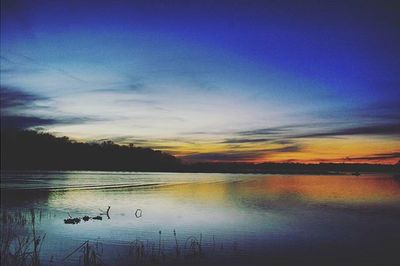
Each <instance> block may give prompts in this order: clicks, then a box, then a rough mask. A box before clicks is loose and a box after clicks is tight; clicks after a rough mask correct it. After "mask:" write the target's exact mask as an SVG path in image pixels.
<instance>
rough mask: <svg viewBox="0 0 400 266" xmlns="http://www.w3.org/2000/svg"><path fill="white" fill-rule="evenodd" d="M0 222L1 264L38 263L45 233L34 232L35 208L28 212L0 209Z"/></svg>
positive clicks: (34, 265)
mask: <svg viewBox="0 0 400 266" xmlns="http://www.w3.org/2000/svg"><path fill="white" fill-rule="evenodd" d="M40 216H41V215H39V217H40ZM1 222H2V223H1V244H0V249H1V251H0V252H1V265H32V266H37V265H40V264H41V263H40V251H41V248H42V244H43V241H44V239H45V237H46V235H45V234H44V235H43V236H41V235H38V234H37V232H36V212H35V210H33V209H32V210H31V211H30V214H26V213H22V212H17V213H14V212H12V213H10V212H7V211H2V212H1ZM29 227H30V228H29Z"/></svg>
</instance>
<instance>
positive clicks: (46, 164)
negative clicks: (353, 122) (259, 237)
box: [1, 129, 400, 174]
mask: <svg viewBox="0 0 400 266" xmlns="http://www.w3.org/2000/svg"><path fill="white" fill-rule="evenodd" d="M1 170H100V171H107V170H108V171H165V172H205V173H211V172H214V173H287V174H290V173H293V174H299V173H308V174H310V173H313V174H327V173H337V172H353V173H354V172H394V173H396V172H397V173H399V172H400V164H399V163H397V164H396V165H383V164H358V163H319V164H300V163H258V164H255V163H234V162H232V163H206V162H205V163H192V164H183V163H182V162H181V161H180V160H179V159H178V158H176V157H174V156H172V155H170V154H167V153H164V152H160V151H155V150H153V149H150V148H140V147H134V146H133V145H130V146H125V145H117V144H114V143H113V142H111V141H105V142H102V143H82V142H76V141H72V140H70V139H68V138H67V137H55V136H53V135H51V134H48V133H39V132H36V131H31V130H22V131H20V130H10V129H7V130H5V129H2V130H1Z"/></svg>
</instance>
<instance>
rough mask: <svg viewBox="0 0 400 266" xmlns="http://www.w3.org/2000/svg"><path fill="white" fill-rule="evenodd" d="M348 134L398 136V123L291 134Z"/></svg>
mask: <svg viewBox="0 0 400 266" xmlns="http://www.w3.org/2000/svg"><path fill="white" fill-rule="evenodd" d="M350 135H383V136H386V135H396V136H400V123H395V124H375V125H367V126H360V127H349V128H343V129H337V130H332V131H327V132H319V133H310V134H304V135H297V136H293V137H294V138H317V137H336V136H350Z"/></svg>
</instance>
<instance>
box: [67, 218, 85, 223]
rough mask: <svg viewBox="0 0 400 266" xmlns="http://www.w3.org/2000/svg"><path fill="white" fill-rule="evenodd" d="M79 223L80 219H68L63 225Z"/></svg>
mask: <svg viewBox="0 0 400 266" xmlns="http://www.w3.org/2000/svg"><path fill="white" fill-rule="evenodd" d="M80 222H81V219H80V218H68V219H64V223H65V224H78V223H80Z"/></svg>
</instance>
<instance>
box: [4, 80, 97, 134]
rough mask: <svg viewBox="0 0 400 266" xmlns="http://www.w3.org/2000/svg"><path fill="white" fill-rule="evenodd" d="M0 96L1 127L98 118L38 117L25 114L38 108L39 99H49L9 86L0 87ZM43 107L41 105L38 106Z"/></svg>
mask: <svg viewBox="0 0 400 266" xmlns="http://www.w3.org/2000/svg"><path fill="white" fill-rule="evenodd" d="M0 96H1V97H0V98H1V105H0V110H1V127H2V128H18V129H27V128H31V127H37V126H46V125H55V124H64V125H65V124H82V123H86V122H89V121H99V120H100V119H98V118H90V117H75V116H60V117H56V118H55V117H50V116H49V117H40V116H37V115H36V116H35V115H32V114H29V115H28V114H26V111H27V110H32V109H35V108H39V107H38V106H37V105H36V104H37V102H39V101H45V100H46V101H47V100H49V99H48V98H46V97H43V96H41V95H37V94H33V93H28V92H24V91H22V90H18V89H15V88H11V87H1V88H0ZM40 108H43V107H40Z"/></svg>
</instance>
